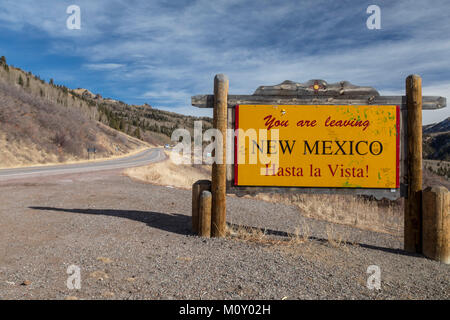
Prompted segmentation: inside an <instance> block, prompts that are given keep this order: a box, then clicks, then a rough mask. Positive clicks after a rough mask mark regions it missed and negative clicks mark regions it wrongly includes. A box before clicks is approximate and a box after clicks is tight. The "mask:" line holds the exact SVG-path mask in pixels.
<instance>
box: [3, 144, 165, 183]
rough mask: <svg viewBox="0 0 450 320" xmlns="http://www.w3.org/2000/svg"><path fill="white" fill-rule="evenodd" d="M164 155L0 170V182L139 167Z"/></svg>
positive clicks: (145, 153)
mask: <svg viewBox="0 0 450 320" xmlns="http://www.w3.org/2000/svg"><path fill="white" fill-rule="evenodd" d="M165 158H166V155H165V153H164V151H163V149H161V148H152V149H146V150H144V151H142V152H139V153H137V154H134V155H132V156H128V157H123V158H118V159H111V160H105V161H98V162H82V163H74V164H67V165H51V166H35V167H24V168H11V169H0V181H6V180H13V179H23V178H28V177H36V176H48V175H56V174H67V173H82V172H92V171H102V170H111V169H125V168H131V167H139V166H143V165H146V164H149V163H153V162H158V161H162V160H164V159H165Z"/></svg>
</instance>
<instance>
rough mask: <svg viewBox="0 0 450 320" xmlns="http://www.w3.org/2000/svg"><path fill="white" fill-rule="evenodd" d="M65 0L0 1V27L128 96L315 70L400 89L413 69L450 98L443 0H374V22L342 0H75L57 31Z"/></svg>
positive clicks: (234, 88) (153, 98)
mask: <svg viewBox="0 0 450 320" xmlns="http://www.w3.org/2000/svg"><path fill="white" fill-rule="evenodd" d="M69 4H71V3H69V2H67V1H56V0H54V1H50V0H48V1H45V0H42V1H40V2H39V5H36V2H35V1H30V0H22V1H20V3H18V2H17V1H12V0H4V1H3V2H2V8H1V9H0V27H1V28H7V29H10V30H14V32H16V33H17V34H20V33H27V34H36V37H45V38H46V40H47V41H48V46H47V50H48V53H50V54H52V55H59V56H65V57H73V58H76V59H81V60H82V62H81V63H80V66H81V67H82V68H85V69H88V70H90V71H91V72H93V71H97V72H99V74H100V75H98V77H99V78H98V79H99V80H102V79H103V81H104V86H107V87H108V90H110V92H111V93H113V94H115V95H116V96H119V97H120V99H121V100H125V101H130V102H133V103H138V102H143V101H146V100H150V101H147V102H148V103H151V104H157V105H164V106H166V107H167V108H175V107H183V108H190V107H189V104H190V96H191V95H194V94H199V93H210V92H212V89H213V88H212V85H213V83H212V82H213V81H212V79H213V77H214V75H215V74H216V73H226V74H227V75H228V76H229V78H230V92H231V93H237V94H246V93H252V92H253V91H254V90H255V89H256V87H258V86H259V85H270V84H276V83H280V82H282V81H283V80H286V79H290V80H295V81H299V82H304V81H307V80H309V79H313V78H321V79H324V80H327V81H329V82H335V81H340V80H349V81H351V82H353V83H355V84H360V85H370V86H374V87H375V88H377V89H378V90H380V91H382V92H383V90H384V91H395V92H402V90H403V87H404V81H405V77H406V76H407V75H408V74H411V73H418V74H420V75H422V77H423V83H424V94H425V95H432V94H433V93H432V90H433V89H434V88H437V87H440V88H442V89H441V90H439V91H438V92H440V93H442V94H445V95H446V96H447V97H450V96H449V93H450V92H449V90H447V89H446V88H447V84H449V83H450V59H449V58H448V52H450V33H449V31H450V20H448V19H447V13H448V12H450V3H449V2H448V1H439V0H438V1H434V2H433V5H430V4H429V3H427V2H424V1H420V0H404V1H395V2H392V1H383V0H381V1H378V5H379V6H380V7H381V14H382V22H381V27H382V29H381V30H368V29H367V28H366V23H365V22H366V19H367V17H368V15H367V14H366V8H367V6H368V5H369V4H370V3H361V2H360V1H351V0H342V1H338V2H331V1H325V0H315V1H297V0H295V1H294V0H292V1H281V2H280V1H261V0H249V1H244V0H215V1H210V0H195V1H181V0H180V1H173V2H172V1H171V2H167V1H143V0H142V1H138V0H134V1H125V0H113V1H106V0H97V1H87V0H79V1H78V3H77V4H78V5H79V6H80V7H81V10H82V30H79V31H70V30H67V29H65V19H66V18H67V15H66V14H65V8H66V6H68V5H69ZM31 30H38V31H39V32H35V33H32V32H31ZM91 76H92V75H91ZM85 81H89V80H88V79H86V80H85ZM95 82H96V83H95V85H96V86H97V87H99V84H98V82H99V81H98V80H97V79H96V80H95ZM100 89H101V88H100ZM428 90H429V91H430V92H428ZM194 110H195V109H194ZM447 110H450V109H447ZM444 113H446V114H447V115H448V114H450V111H445V112H444ZM444 116H445V114H444Z"/></svg>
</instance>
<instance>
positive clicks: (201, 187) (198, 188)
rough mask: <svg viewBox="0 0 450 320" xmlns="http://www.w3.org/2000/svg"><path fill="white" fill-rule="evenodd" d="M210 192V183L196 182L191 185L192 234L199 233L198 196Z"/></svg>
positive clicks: (206, 181) (205, 181) (207, 181)
mask: <svg viewBox="0 0 450 320" xmlns="http://www.w3.org/2000/svg"><path fill="white" fill-rule="evenodd" d="M205 190H206V191H210V190H211V181H209V180H198V181H196V182H195V183H194V184H193V185H192V232H194V233H195V234H198V232H199V215H200V214H199V212H200V206H199V204H200V196H201V194H202V192H203V191H205Z"/></svg>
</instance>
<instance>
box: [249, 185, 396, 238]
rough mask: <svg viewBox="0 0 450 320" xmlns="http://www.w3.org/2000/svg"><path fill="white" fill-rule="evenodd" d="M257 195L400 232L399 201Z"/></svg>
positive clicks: (315, 214) (320, 215) (309, 213)
mask: <svg viewBox="0 0 450 320" xmlns="http://www.w3.org/2000/svg"><path fill="white" fill-rule="evenodd" d="M255 198H256V199H260V200H264V201H268V202H276V203H284V204H288V205H295V206H297V207H298V209H299V211H300V213H301V214H302V215H303V216H306V217H309V218H313V219H319V220H325V221H329V222H333V223H338V224H343V225H350V226H353V227H357V228H360V229H365V230H371V231H376V232H383V233H389V234H393V235H400V234H401V232H402V230H403V208H402V204H401V201H376V200H371V199H368V198H364V197H358V196H344V195H310V194H308V195H306V194H297V195H296V194H259V195H257V196H256V197H255Z"/></svg>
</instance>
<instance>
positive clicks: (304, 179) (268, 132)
mask: <svg viewBox="0 0 450 320" xmlns="http://www.w3.org/2000/svg"><path fill="white" fill-rule="evenodd" d="M399 113H400V109H399V107H398V106H386V105H381V106H380V105H378V106H376V105H370V106H361V105H358V106H355V105H302V106H300V105H277V106H274V105H239V106H236V115H235V116H236V117H235V124H236V127H235V129H236V130H237V131H236V136H235V147H236V148H235V150H236V153H235V171H234V174H235V177H234V178H235V185H236V186H279V187H330V188H331V187H338V188H339V187H343V188H398V186H399V118H400V115H399Z"/></svg>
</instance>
